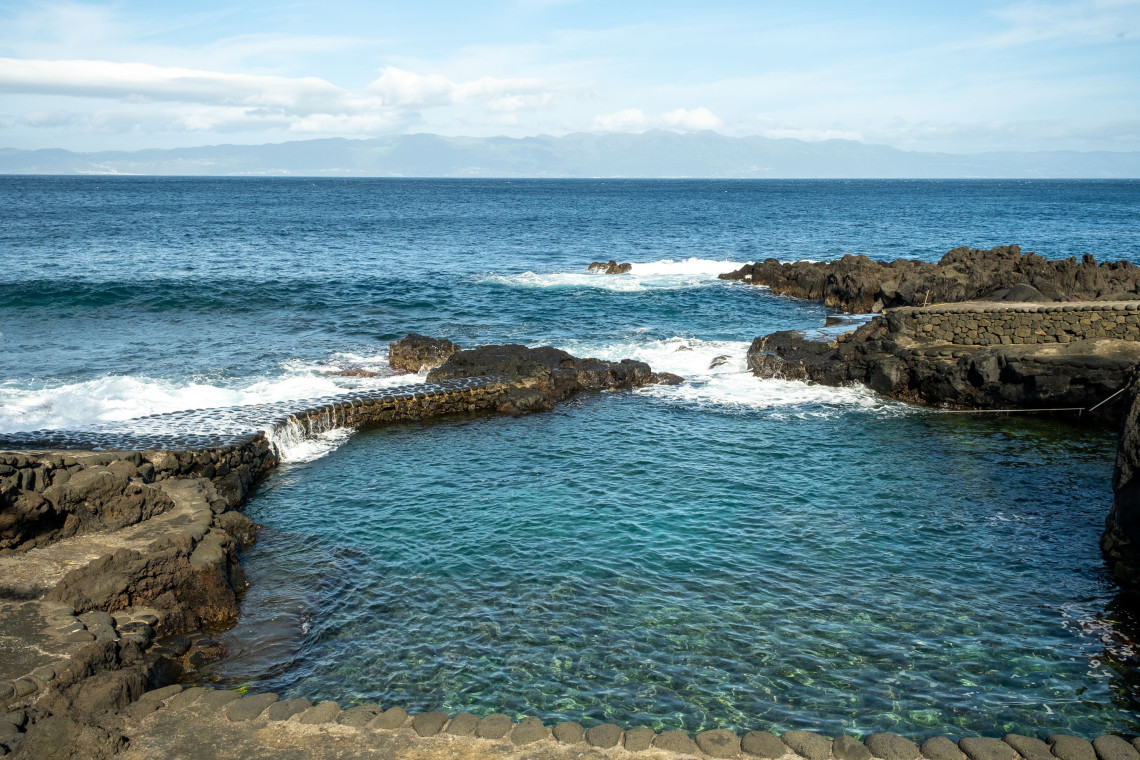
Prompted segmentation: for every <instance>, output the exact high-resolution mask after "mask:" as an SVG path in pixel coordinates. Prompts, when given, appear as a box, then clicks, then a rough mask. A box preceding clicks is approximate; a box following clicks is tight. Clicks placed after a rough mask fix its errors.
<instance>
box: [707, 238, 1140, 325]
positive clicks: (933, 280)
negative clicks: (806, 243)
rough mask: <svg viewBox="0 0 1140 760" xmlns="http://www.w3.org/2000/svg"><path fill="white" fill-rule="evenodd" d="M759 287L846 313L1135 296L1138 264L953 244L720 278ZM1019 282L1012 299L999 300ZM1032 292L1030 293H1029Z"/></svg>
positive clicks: (774, 263) (772, 265) (773, 264)
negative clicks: (918, 255) (920, 252)
mask: <svg viewBox="0 0 1140 760" xmlns="http://www.w3.org/2000/svg"><path fill="white" fill-rule="evenodd" d="M720 279H722V280H738V281H741V282H746V283H749V284H751V285H764V286H766V287H768V288H771V290H772V292H774V293H779V294H781V295H787V296H792V297H793V298H806V299H810V300H814V301H823V302H824V303H825V304H827V305H828V306H831V307H834V308H838V309H843V310H844V311H848V312H855V313H867V312H876V311H881V310H882V309H884V308H890V307H894V306H922V305H924V304H927V303H931V304H933V303H956V302H959V301H971V300H979V299H985V300H1009V301H1014V300H1019V301H1038V300H1046V301H1074V300H1125V299H1132V298H1137V297H1140V296H1138V292H1140V267H1137V266H1136V265H1134V264H1131V263H1129V262H1127V261H1117V262H1113V263H1105V264H1097V262H1096V259H1095V258H1094V257H1093V256H1092V255H1091V254H1085V255H1084V257H1083V258H1082V259H1081V260H1080V261H1079V262H1078V261H1077V259H1076V258H1072V257H1070V258H1067V259H1061V260H1048V259H1045V258H1044V257H1042V256H1039V255H1037V254H1036V253H1025V254H1023V253H1022V252H1021V248H1020V247H1019V246H1016V245H1008V246H998V247H996V248H991V249H989V250H979V249H971V248H965V247H963V248H955V249H954V250H952V251H950V252H948V253H947V254H946V255H945V256H943V257H942V259H941V260H940V261H939V262H938V263H937V264H933V263H930V262H928V261H916V260H911V259H897V260H895V261H876V260H873V259H870V258H867V257H866V256H852V255H850V254H848V255H846V256H844V257H843V258H841V259H839V260H838V261H829V262H805V261H798V262H794V263H786V264H785V263H781V262H780V261H778V260H777V259H767V260H765V261H762V262H759V263H756V264H746V265H745V266H743V267H741V268H740V269H738V270H737V271H735V272H727V273H725V274H722V275H720ZM1020 285H1024V286H1026V288H1031V289H1032V290H1026V289H1025V288H1022V289H1020V290H1019V291H1017V296H1016V297H1007V296H1008V295H1009V294H1010V293H1012V292H1014V291H1013V289H1014V288H1017V287H1018V286H1020ZM1034 292H1036V293H1037V294H1038V295H1034Z"/></svg>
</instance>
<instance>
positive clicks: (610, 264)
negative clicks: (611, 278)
mask: <svg viewBox="0 0 1140 760" xmlns="http://www.w3.org/2000/svg"><path fill="white" fill-rule="evenodd" d="M586 269H588V270H589V271H591V272H600V273H602V274H628V273H629V272H631V271H633V264H631V263H629V262H628V261H627V262H625V263H624V264H619V263H617V261H615V260H614V259H610V260H609V261H593V262H590V266H588V267H586Z"/></svg>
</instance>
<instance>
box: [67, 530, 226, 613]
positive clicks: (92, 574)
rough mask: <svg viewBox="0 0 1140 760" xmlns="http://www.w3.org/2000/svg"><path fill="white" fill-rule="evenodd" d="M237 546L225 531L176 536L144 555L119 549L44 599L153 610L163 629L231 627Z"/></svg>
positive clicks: (82, 607) (92, 607) (84, 608)
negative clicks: (150, 608) (143, 606)
mask: <svg viewBox="0 0 1140 760" xmlns="http://www.w3.org/2000/svg"><path fill="white" fill-rule="evenodd" d="M236 548H237V546H236V542H235V540H234V538H233V537H232V536H230V535H229V534H228V533H226V532H225V531H223V530H219V529H216V528H209V529H207V530H205V531H204V532H202V533H200V534H198V535H195V534H194V533H191V532H185V533H175V534H172V535H169V536H166V537H163V538H160V539H159V540H157V541H155V542H154V543H153V544H151V545H150V546H149V547H147V549H146V551H145V552H138V551H133V550H129V549H120V550H119V551H117V552H115V553H114V554H108V555H106V556H104V557H101V558H100V559H97V560H95V561H94V562H92V563H91V564H89V565H87V566H86V567H84V568H81V569H79V570H73V571H71V572H70V573H68V574H67V575H65V576H64V577H63V580H61V581H60V582H59V583H58V584H57V585H56V586H55V587H54V588H53V589H52V590H51V591H49V592H48V593H47V594H46V596H45V598H46V599H48V600H50V601H56V602H66V603H67V604H69V605H71V606H72V607H74V608H75V609H76V610H77V611H79V612H84V611H87V610H103V611H107V612H113V611H115V610H122V609H127V608H130V607H134V606H142V605H145V606H148V607H152V608H154V609H155V610H156V611H157V612H158V613H159V615H160V616H161V619H162V621H163V627H164V629H165V630H166V631H190V630H194V629H197V628H202V627H204V626H224V625H232V624H233V622H234V621H235V620H236V619H237V612H238V607H237V591H239V590H241V589H243V588H245V586H246V580H245V575H244V573H243V572H242V569H241V565H240V564H238V561H237V554H236Z"/></svg>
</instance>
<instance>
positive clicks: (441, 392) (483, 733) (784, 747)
mask: <svg viewBox="0 0 1140 760" xmlns="http://www.w3.org/2000/svg"><path fill="white" fill-rule="evenodd" d="M489 371H495V372H501V373H502V374H492V375H488V374H485V373H487V372H489ZM481 373H482V374H481ZM662 380H664V381H668V382H675V381H676V380H679V378H670V377H664V376H661V375H657V374H655V373H653V372H652V370H650V369H649V368H648V366H646V365H644V364H642V363H640V362H620V363H605V362H598V361H597V360H590V359H577V358H575V357H572V356H570V355H569V354H566V353H565V352H561V351H557V350H555V349H526V348H524V347H521V346H492V347H483V348H482V349H475V350H473V351H461V352H458V353H455V354H453V355H452V356H450V357H449V358H448V360H447V362H445V364H444V365H443V366H442V367H440V368H439V369H438V370H434V371H433V372H432V373H431V374H430V375H429V382H428V383H426V384H416V385H409V386H406V387H404V388H399V389H389V390H387V391H382V392H360V393H351V394H346V395H344V396H338V397H334V398H331V399H324V400H321V401H319V402H313V403H309V404H304V405H303V406H304V407H305V408H303V409H301V410H299V411H295V412H291V413H279V412H281V410H282V407H281V406H280V405H266V406H264V407H260V408H259V409H257V410H256V411H250V414H251V415H253V416H252V417H251V418H250V419H255V418H256V419H262V418H264V417H265V416H266V415H268V416H269V417H270V424H268V425H266V426H265V430H264V432H256V433H251V434H248V435H245V436H236V437H233V436H220V437H217V438H212V437H209V436H207V437H206V438H205V439H204V440H206V442H207V443H208V444H210V445H208V446H207V447H205V448H202V449H193V448H180V449H177V450H164V449H161V448H148V449H145V450H141V451H131V450H104V451H76V450H43V451H27V450H25V451H20V452H12V453H8V454H3V455H0V462H3V467H4V468H5V469H4V470H3V472H4V475H3V478H4V479H3V481H2V487H3V490H2V491H0V498H3V499H4V502H3V504H4V514H5V515H6V516H7V515H9V514H11V515H17V517H16V519H12V520H10V521H9V523H8V524H7V529H9V531H10V532H9V533H8V534H6V535H8V536H9V539H10V545H9V546H7V548H6V549H5V550H4V551H3V553H2V554H0V652H3V653H4V654H5V656H4V657H3V658H0V705H2V708H0V755H2V754H6V753H7V752H8V751H9V750H14V751H15V753H16V756H17V757H30V758H65V757H67V758H105V757H111V756H116V755H117V756H120V757H128V758H144V757H145V758H150V757H186V758H203V757H214V758H228V757H232V758H260V757H265V758H269V757H273V758H278V757H295V758H318V757H320V758H323V757H329V756H336V757H342V758H355V757H361V758H363V757H401V758H440V757H456V758H459V757H503V758H523V757H527V758H532V757H546V758H559V759H560V758H582V757H595V758H604V757H620V756H623V754H624V753H629V752H644V753H646V756H647V757H662V758H664V757H689V756H695V757H717V758H722V757H760V758H769V759H770V760H775V759H776V758H795V757H799V758H804V759H805V760H830V759H831V758H834V759H835V760H872V759H873V758H877V759H878V760H918V758H920V757H925V758H927V759H928V760H1019V759H1024V760H1045V759H1046V758H1057V759H1058V760H1097V758H1099V760H1140V752H1137V748H1136V747H1134V746H1133V745H1132V744H1130V743H1128V742H1127V741H1125V740H1124V739H1122V738H1120V737H1115V736H1102V737H1098V738H1096V739H1095V740H1094V741H1093V742H1091V743H1090V742H1088V741H1086V740H1085V739H1083V738H1079V737H1073V736H1066V735H1060V734H1055V735H1048V736H1045V739H1044V741H1042V739H1041V738H1034V737H1025V736H1015V735H1007V736H1006V737H1004V738H1002V739H998V738H982V737H967V738H963V739H961V740H959V741H957V742H955V741H952V740H950V739H948V738H941V737H938V738H932V739H927V740H926V741H925V742H924V743H923V744H922V745H921V746H919V745H918V744H917V743H914V742H912V741H910V740H908V739H906V738H904V737H902V736H897V735H894V734H874V735H871V736H867V737H863V738H862V739H859V738H856V737H853V736H839V737H834V738H829V737H825V736H822V735H819V734H816V733H812V732H808V731H787V732H784V733H783V734H782V735H780V736H776V735H775V734H772V733H770V732H767V731H763V730H755V731H750V732H748V733H746V734H744V735H743V736H740V735H737V734H735V733H733V732H730V731H725V730H719V729H718V730H712V731H705V732H703V733H700V734H697V735H696V736H690V735H689V734H687V733H685V732H682V731H664V732H661V733H657V732H655V731H653V730H652V729H650V728H647V727H643V726H642V727H624V728H623V727H621V726H618V725H616V724H610V723H607V724H602V725H597V726H592V727H589V728H588V729H587V728H586V727H584V726H582V725H580V724H578V723H573V722H567V723H560V724H558V725H554V726H549V725H546V724H544V723H543V722H542V721H541V720H540V719H539V718H536V717H527V716H508V715H505V714H492V715H487V716H482V717H480V716H476V715H472V714H469V713H464V714H460V715H447V714H445V713H442V712H437V711H430V712H426V713H421V714H419V715H409V714H408V713H407V712H406V711H405V710H404V709H403V708H401V707H399V706H393V705H387V706H382V705H379V704H363V705H353V706H348V707H347V709H342V707H341V706H340V705H339V704H337V703H335V702H324V703H321V704H316V705H313V704H311V703H310V702H308V701H306V700H304V699H290V700H280V699H279V698H278V696H277V695H275V694H269V693H260V694H242V693H240V692H238V691H230V690H213V689H206V688H201V687H193V688H189V689H184V688H183V687H182V686H180V685H178V684H175V683H172V682H173V681H175V680H176V679H177V678H178V677H179V675H180V674H181V673H182V672H183V669H184V668H185V667H186V666H187V665H188V664H193V663H194V662H195V658H201V657H203V656H204V653H207V652H208V651H209V650H210V648H211V646H212V645H213V646H216V642H211V640H210V639H209V637H208V636H207V635H205V634H203V633H201V631H200V630H199V629H200V628H201V627H203V626H208V625H226V624H227V623H228V622H231V621H232V619H233V616H235V615H236V614H237V594H238V593H239V592H240V590H241V589H242V588H243V587H244V585H245V580H244V577H243V575H242V573H241V567H240V564H239V563H238V561H237V559H238V557H237V552H238V550H239V549H240V547H241V545H242V544H244V543H246V542H248V541H250V540H252V539H253V537H254V536H255V535H256V526H254V525H253V524H252V523H251V522H250V521H249V520H248V518H245V517H244V516H243V515H241V514H240V512H237V511H235V509H236V507H238V506H240V504H241V502H242V501H243V499H244V498H245V496H246V494H247V493H248V491H249V488H250V487H251V486H252V484H253V483H254V482H256V479H257V478H258V477H259V476H260V475H261V474H263V473H264V472H266V471H267V470H268V469H270V468H272V467H273V466H274V465H275V464H276V463H277V461H278V452H279V450H280V447H281V446H282V445H283V442H285V441H287V440H288V439H289V438H290V437H291V436H293V437H297V438H301V437H304V436H307V435H312V434H315V433H320V432H322V431H325V430H329V429H332V428H334V427H340V426H348V427H366V426H370V425H381V424H386V423H390V422H396V421H400V420H414V419H425V418H431V417H440V416H449V415H457V414H469V413H475V412H499V413H510V414H518V413H525V412H528V411H537V410H540V409H544V408H549V406H551V405H552V404H553V403H554V402H556V401H558V400H561V399H564V398H567V397H568V396H570V395H573V394H574V393H576V392H578V391H580V390H584V389H600V388H617V387H637V386H639V385H644V384H647V383H650V382H660V381H662ZM210 414H211V412H210V411H209V410H199V411H194V412H188V413H183V414H177V415H171V416H170V417H165V418H164V416H161V415H160V416H156V417H151V418H148V420H149V421H148V422H146V423H145V424H144V427H146V426H147V425H149V426H150V427H151V429H153V430H159V429H161V427H162V424H163V422H164V420H165V421H166V422H169V421H171V419H170V418H171V417H172V418H173V419H174V420H176V421H178V422H180V423H182V424H189V423H191V422H192V421H193V420H195V419H205V418H208V417H209V415H210ZM45 435H47V438H45V437H44V436H45ZM140 435H141V437H138V438H135V439H134V440H136V441H139V442H145V443H147V444H154V443H157V442H158V441H159V440H160V436H159V434H158V433H157V432H154V433H149V434H140ZM57 436H58V437H57ZM19 440H20V439H19V437H18V436H17V437H11V436H10V437H8V438H6V439H5V442H6V443H8V444H11V443H19ZM27 440H36V441H45V440H51V441H55V442H57V443H58V442H63V443H71V444H75V445H82V446H86V447H89V448H90V447H99V448H104V449H110V448H111V447H112V446H113V445H115V444H116V443H122V442H123V439H122V438H118V439H116V438H114V437H110V438H108V437H100V436H99V435H94V434H82V433H70V434H40V433H37V434H34V435H30V436H28V437H27ZM174 440H183V441H185V440H189V439H187V438H185V437H183V438H175V439H174ZM194 440H198V439H194ZM66 486H70V488H65V487H66ZM53 489H54V490H53ZM64 494H67V495H66V497H65V496H64ZM147 495H149V501H148V500H147V498H146V496H147ZM37 498H38V499H42V501H37ZM16 504H20V505H23V506H22V507H21V510H22V511H19V512H17V511H16V510H15V509H14V508H12V507H13V505H16ZM140 505H142V506H140ZM145 505H150V506H149V507H146V508H144V507H145ZM134 507H137V508H134ZM49 528H50V529H51V530H53V531H54V532H50V533H49V532H46V531H47V530H48V529H49ZM37 530H41V532H40V533H37V532H36V531H37ZM183 633H188V634H189V635H183ZM6 647H7V648H6ZM8 652H11V655H9V654H8Z"/></svg>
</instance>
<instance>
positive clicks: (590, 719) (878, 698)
mask: <svg viewBox="0 0 1140 760" xmlns="http://www.w3.org/2000/svg"><path fill="white" fill-rule="evenodd" d="M1009 243H1016V244H1019V245H1021V246H1022V248H1023V249H1024V250H1033V251H1037V252H1038V253H1040V254H1042V255H1044V256H1046V257H1050V258H1058V257H1068V256H1080V255H1083V254H1085V253H1092V254H1094V255H1095V256H1096V257H1097V259H1098V260H1118V259H1126V260H1130V261H1133V262H1138V263H1140V182H1136V181H1120V182H1117V181H1104V182H1099V181H1098V182H1086V181H1056V182H1052V181H873V180H866V181H774V180H773V181H739V182H737V181H635V180H628V181H613V180H606V181H591V180H573V181H558V180H549V181H545V180H544V181H538V180H535V181H518V180H387V179H383V180H365V179H352V180H338V179H317V180H311V179H298V178H233V179H229V178H227V179H181V178H141V177H102V176H100V177H78V178H64V177H55V178H52V177H48V178H24V177H0V265H2V266H0V432H14V431H26V430H38V429H67V430H88V429H95V428H99V429H114V428H122V429H129V428H130V427H131V424H132V423H131V420H132V419H134V418H137V417H140V416H144V415H150V414H156V413H161V412H168V411H176V410H182V409H202V408H217V410H218V411H217V416H218V420H219V425H222V424H224V421H225V420H226V419H227V415H232V413H233V410H234V409H239V410H240V408H242V407H245V406H249V405H252V404H257V403H263V402H270V401H274V402H276V401H287V400H303V399H311V398H315V397H321V396H327V395H330V394H333V393H336V392H339V391H342V390H350V389H359V388H378V387H385V386H394V385H402V384H406V383H408V382H409V381H415V380H417V379H418V378H416V377H411V378H409V377H408V376H406V375H402V376H401V375H396V374H394V373H393V372H391V371H390V370H389V369H388V367H387V346H388V343H389V341H392V340H394V339H396V338H399V337H402V336H404V335H405V334H407V333H408V332H412V331H414V332H420V333H425V334H428V335H433V336H439V337H447V338H450V339H452V340H454V341H456V342H458V343H460V344H462V345H463V346H475V345H478V344H483V343H496V342H515V343H525V344H531V345H539V344H550V345H554V346H557V347H559V348H563V349H566V350H567V351H570V352H571V353H574V354H576V355H579V356H597V357H601V358H605V359H623V358H634V359H641V360H644V361H646V362H648V363H649V364H650V365H651V366H652V367H653V368H654V369H655V370H658V371H667V372H674V373H676V374H679V375H681V376H683V377H685V378H687V382H686V383H685V384H683V385H680V386H676V387H649V388H644V389H641V390H638V391H634V392H618V393H603V394H596V395H590V396H580V397H577V398H575V399H573V400H572V401H571V402H569V403H567V404H564V405H562V406H560V407H559V408H557V409H555V410H554V411H551V412H547V413H543V414H537V415H531V416H527V417H522V418H509V417H491V418H464V419H456V420H445V421H438V422H434V423H431V424H406V425H398V426H393V427H388V428H383V429H378V430H369V431H360V432H358V433H353V432H352V431H339V432H334V433H330V434H327V435H325V436H322V437H319V438H317V439H313V440H309V441H304V442H300V443H297V444H295V445H293V446H291V447H290V448H288V449H287V450H285V451H283V455H284V458H285V460H286V462H285V464H284V465H283V466H282V467H280V468H279V469H278V470H276V471H275V472H273V473H272V474H271V475H270V476H269V477H268V478H266V479H265V480H264V481H263V482H262V484H261V485H260V487H259V488H258V490H257V491H256V493H255V494H254V495H253V497H252V498H251V500H250V502H249V503H248V504H247V506H246V512H247V514H248V515H249V516H250V517H252V518H253V519H254V520H256V521H257V522H259V523H261V524H263V525H264V526H265V529H264V531H263V533H262V535H261V538H260V540H259V542H258V543H257V544H256V545H255V546H253V547H252V548H250V549H249V550H247V551H246V552H245V554H244V557H243V564H244V566H245V567H246V570H247V573H248V575H249V578H250V580H251V583H252V585H251V587H250V589H249V591H248V593H247V594H246V596H245V598H244V600H243V606H242V617H241V620H240V622H239V624H238V626H237V627H236V628H234V629H232V630H230V631H228V632H225V633H224V634H222V638H223V640H224V641H225V643H226V645H227V647H228V652H229V653H228V655H227V656H226V657H225V658H224V659H223V660H221V661H219V662H217V663H215V664H213V665H212V666H210V667H209V668H208V669H207V670H205V671H204V672H201V673H199V674H198V677H199V678H201V679H205V680H217V681H222V682H225V683H230V684H238V685H245V686H249V687H251V688H255V689H259V690H272V691H276V692H278V693H280V694H281V695H283V696H304V697H307V698H309V699H312V700H314V701H316V700H318V699H336V700H337V701H339V702H340V703H341V704H342V705H344V706H347V705H349V704H351V703H359V702H370V701H377V702H380V703H382V704H384V705H385V706H388V705H400V706H403V707H405V708H406V709H408V710H409V711H415V710H425V709H440V710H445V711H448V712H451V713H455V712H460V711H465V710H469V711H471V712H475V713H476V714H480V715H483V714H487V713H490V712H507V713H509V714H511V715H512V716H516V717H517V716H521V715H538V716H540V717H542V718H543V719H544V720H546V721H547V722H553V721H558V720H578V721H581V722H582V723H583V724H584V725H587V726H589V725H594V724H597V723H601V722H607V721H609V722H615V723H619V724H623V725H639V724H640V725H648V726H651V727H653V728H656V729H659V730H661V729H667V728H684V729H687V730H692V731H696V730H703V729H708V728H715V727H724V728H731V729H736V730H750V729H754V728H762V729H767V730H774V731H782V730H786V729H789V728H805V729H811V730H818V731H821V732H823V733H827V734H838V733H843V732H846V733H856V734H860V733H868V732H872V731H894V732H898V733H902V734H906V735H908V736H911V737H921V736H930V735H937V734H941V735H949V736H962V735H969V734H975V733H979V734H985V735H991V736H992V735H1000V734H1002V733H1004V732H1006V731H1015V732H1018V733H1027V734H1034V735H1035V734H1038V733H1041V732H1042V731H1045V730H1048V731H1061V732H1072V733H1077V734H1081V735H1086V736H1091V735H1094V734H1098V733H1104V732H1122V733H1136V732H1140V667H1138V666H1140V644H1138V643H1137V642H1138V641H1140V615H1138V612H1140V606H1138V604H1137V600H1136V599H1135V598H1134V597H1133V596H1130V595H1128V594H1125V593H1123V592H1122V591H1121V590H1120V589H1119V588H1118V587H1117V586H1116V585H1115V583H1114V582H1113V580H1112V579H1111V577H1110V576H1109V575H1108V574H1107V572H1106V571H1105V569H1104V565H1103V561H1102V559H1101V556H1100V550H1099V547H1098V540H1099V536H1100V533H1101V531H1102V529H1103V525H1104V517H1105V515H1106V514H1107V511H1108V508H1109V505H1110V503H1111V476H1112V463H1113V457H1114V452H1115V446H1116V431H1115V430H1113V429H1112V428H1111V427H1105V426H1103V425H1097V424H1090V423H1088V422H1082V421H1080V420H1061V419H1048V418H1041V417H1037V416H1033V415H1021V416H990V415H956V414H949V413H946V412H944V411H940V410H936V409H926V408H920V407H914V406H909V405H905V404H901V403H897V402H893V401H888V400H884V399H882V398H880V397H878V396H876V395H875V394H873V393H871V392H870V391H867V390H865V389H861V388H839V389H836V388H825V387H819V386H809V385H805V384H803V383H797V382H787V381H777V380H765V381H761V380H758V379H756V378H754V377H753V376H752V375H751V374H749V373H748V372H747V371H746V370H745V350H746V348H747V346H748V345H749V343H750V342H751V341H752V339H753V338H755V337H756V336H758V335H763V334H766V333H768V332H772V331H774V330H780V329H802V330H806V331H809V332H810V333H813V334H826V333H827V332H829V331H830V332H834V331H841V330H846V329H851V325H852V324H853V321H852V318H851V317H850V316H849V315H842V314H838V313H834V312H832V311H831V310H829V309H826V308H825V307H824V306H823V305H821V304H818V303H811V302H804V301H795V300H791V299H788V298H784V297H779V296H775V295H773V294H771V293H770V292H768V291H767V290H765V289H763V288H758V287H752V286H748V285H744V284H742V283H734V282H726V281H721V280H718V279H717V274H719V273H722V272H728V271H731V270H734V269H737V268H739V267H740V266H741V265H742V264H743V263H745V262H748V261H756V260H761V259H765V258H768V257H774V258H777V259H780V260H784V261H797V260H815V261H826V260H831V259H834V258H838V257H840V256H842V255H844V254H847V253H861V254H865V255H867V256H870V257H872V258H877V259H894V258H899V257H907V258H916V259H923V260H931V261H933V260H937V259H938V258H940V257H941V256H942V255H943V254H944V253H945V252H946V251H947V250H949V249H950V248H954V247H957V246H961V245H968V246H971V247H975V248H990V247H992V246H995V245H1003V244H1009ZM609 259H616V260H618V261H630V262H633V263H634V267H633V271H632V272H631V273H630V274H628V275H621V276H606V275H598V274H593V273H588V272H587V271H586V267H587V265H588V264H589V263H590V262H591V261H594V260H609ZM829 317H830V318H832V319H830V320H829V319H828V318H829ZM829 321H830V322H831V324H830V325H829V324H828V322H829ZM202 432H211V431H202Z"/></svg>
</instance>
